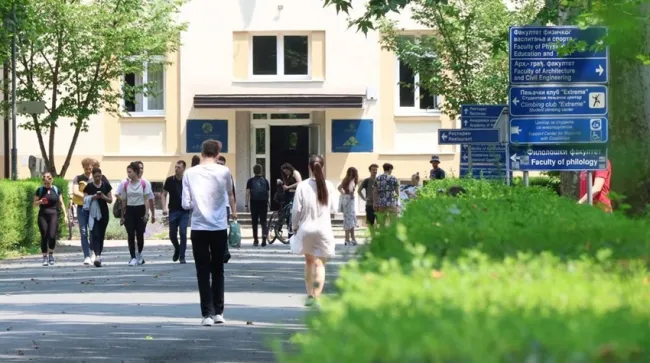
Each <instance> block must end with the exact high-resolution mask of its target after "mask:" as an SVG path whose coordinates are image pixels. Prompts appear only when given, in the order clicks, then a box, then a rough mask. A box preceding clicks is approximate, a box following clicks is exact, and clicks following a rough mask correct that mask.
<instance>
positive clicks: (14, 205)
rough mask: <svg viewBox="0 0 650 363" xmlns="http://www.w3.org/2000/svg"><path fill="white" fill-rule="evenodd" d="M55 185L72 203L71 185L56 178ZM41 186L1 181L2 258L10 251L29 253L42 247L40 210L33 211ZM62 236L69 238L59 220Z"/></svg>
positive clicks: (0, 240) (38, 182) (0, 222)
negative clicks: (39, 223)
mask: <svg viewBox="0 0 650 363" xmlns="http://www.w3.org/2000/svg"><path fill="white" fill-rule="evenodd" d="M54 184H55V185H56V186H57V187H58V188H59V190H60V191H61V194H62V195H63V198H64V201H65V203H66V206H67V205H68V203H69V199H70V196H69V191H68V182H67V181H66V180H64V179H58V178H57V179H55V181H54ZM40 185H41V181H40V180H39V179H28V180H18V181H12V180H0V256H1V255H5V254H6V253H8V252H10V251H17V250H30V249H32V248H34V247H36V246H39V240H40V233H39V230H38V224H37V215H38V208H34V206H33V201H34V193H35V192H36V189H37V188H38V187H39V186H40ZM59 234H60V235H62V236H67V226H66V225H65V221H64V220H63V218H60V219H59Z"/></svg>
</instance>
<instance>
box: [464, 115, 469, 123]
mask: <svg viewBox="0 0 650 363" xmlns="http://www.w3.org/2000/svg"><path fill="white" fill-rule="evenodd" d="M465 113H467V112H465ZM468 123H469V121H467V120H465V122H464V124H465V126H467V124H468Z"/></svg>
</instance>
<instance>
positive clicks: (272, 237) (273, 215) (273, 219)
mask: <svg viewBox="0 0 650 363" xmlns="http://www.w3.org/2000/svg"><path fill="white" fill-rule="evenodd" d="M277 219H278V212H273V213H271V217H270V218H269V222H268V229H269V235H268V237H267V239H268V243H269V244H270V245H271V244H273V242H275V239H276V238H277V237H278V236H277V235H276V234H275V222H276V220H277Z"/></svg>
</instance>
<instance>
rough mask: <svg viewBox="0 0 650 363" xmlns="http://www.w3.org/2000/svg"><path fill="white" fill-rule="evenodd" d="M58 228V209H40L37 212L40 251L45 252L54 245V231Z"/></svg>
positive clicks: (52, 248)
mask: <svg viewBox="0 0 650 363" xmlns="http://www.w3.org/2000/svg"><path fill="white" fill-rule="evenodd" d="M58 228H59V211H58V210H56V209H51V210H47V211H45V210H40V211H39V212H38V229H39V230H40V232H41V252H42V253H47V251H48V248H49V249H50V250H54V247H55V246H56V232H57V230H58Z"/></svg>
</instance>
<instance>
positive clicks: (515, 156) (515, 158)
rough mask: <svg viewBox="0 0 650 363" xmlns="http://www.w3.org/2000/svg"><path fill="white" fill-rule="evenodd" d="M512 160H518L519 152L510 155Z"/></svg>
mask: <svg viewBox="0 0 650 363" xmlns="http://www.w3.org/2000/svg"><path fill="white" fill-rule="evenodd" d="M510 160H512V161H514V162H516V161H517V154H513V155H512V156H511V157H510Z"/></svg>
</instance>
